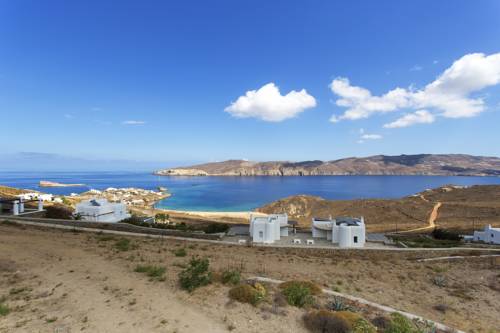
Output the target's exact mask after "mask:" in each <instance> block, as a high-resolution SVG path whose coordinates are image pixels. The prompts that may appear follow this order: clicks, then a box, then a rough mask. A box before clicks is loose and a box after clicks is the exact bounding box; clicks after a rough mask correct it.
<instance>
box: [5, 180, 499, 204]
mask: <svg viewBox="0 0 500 333" xmlns="http://www.w3.org/2000/svg"><path fill="white" fill-rule="evenodd" d="M40 180H49V181H55V182H61V183H83V184H86V186H84V187H53V188H40V187H39V186H38V183H39V181H40ZM447 184H454V185H468V186H470V185H482V184H500V178H498V177H443V176H313V177H160V176H155V175H152V174H150V173H132V172H40V173H29V172H0V185H5V186H12V187H18V188H25V189H33V190H37V191H42V192H46V193H52V194H64V195H67V194H70V193H72V192H74V193H80V192H84V191H87V190H89V189H91V188H94V189H98V190H103V189H106V188H108V187H139V188H145V189H152V190H154V189H157V187H159V186H162V187H166V188H167V189H168V191H169V192H170V193H172V196H171V197H170V198H167V199H165V200H162V201H161V202H159V203H158V204H157V207H158V208H165V209H177V210H193V211H245V210H252V209H254V208H257V207H259V206H262V205H264V204H266V203H269V202H271V201H274V200H277V199H281V198H284V197H288V196H291V195H297V194H308V195H316V196H320V197H323V198H326V199H335V200H348V199H362V198H385V199H389V198H399V197H403V196H406V195H410V194H414V193H417V192H420V191H423V190H425V189H428V188H435V187H438V186H442V185H447Z"/></svg>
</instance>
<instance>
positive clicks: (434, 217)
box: [399, 196, 442, 234]
mask: <svg viewBox="0 0 500 333" xmlns="http://www.w3.org/2000/svg"><path fill="white" fill-rule="evenodd" d="M421 198H422V200H425V201H428V200H427V199H425V197H424V196H421ZM441 206H442V203H441V202H437V203H436V204H434V207H433V208H432V211H431V213H430V215H429V219H428V220H427V223H428V226H426V227H421V228H416V229H411V230H406V231H401V232H399V233H401V234H404V233H412V232H420V231H427V230H432V229H434V228H435V227H436V220H437V218H438V214H439V208H441Z"/></svg>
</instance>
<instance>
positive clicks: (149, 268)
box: [134, 265, 166, 281]
mask: <svg viewBox="0 0 500 333" xmlns="http://www.w3.org/2000/svg"><path fill="white" fill-rule="evenodd" d="M134 271H135V272H137V273H145V274H146V275H147V276H149V277H150V278H151V279H152V280H159V281H161V280H163V279H164V275H165V272H166V269H165V267H161V266H153V265H137V267H136V268H135V269H134Z"/></svg>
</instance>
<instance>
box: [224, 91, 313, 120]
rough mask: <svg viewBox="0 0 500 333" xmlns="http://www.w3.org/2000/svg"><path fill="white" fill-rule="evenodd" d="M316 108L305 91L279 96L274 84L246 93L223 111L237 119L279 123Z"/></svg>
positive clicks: (311, 97)
mask: <svg viewBox="0 0 500 333" xmlns="http://www.w3.org/2000/svg"><path fill="white" fill-rule="evenodd" d="M315 106H316V100H315V99H314V97H313V96H311V95H309V94H308V93H307V91H306V90H305V89H302V90H301V91H295V90H292V91H290V92H289V93H288V94H286V95H284V96H283V95H281V93H280V91H279V88H278V87H277V86H276V85H275V84H274V83H268V84H266V85H264V86H263V87H261V88H260V89H258V90H250V91H247V92H246V94H245V95H244V96H240V97H238V99H237V100H236V102H233V103H231V105H230V106H228V107H226V108H225V109H224V111H226V112H228V113H230V114H231V115H232V116H234V117H237V118H251V117H252V118H258V119H262V120H264V121H272V122H279V121H283V120H285V119H288V118H293V117H295V116H297V115H298V114H299V113H301V112H303V111H305V110H306V109H309V108H312V107H315Z"/></svg>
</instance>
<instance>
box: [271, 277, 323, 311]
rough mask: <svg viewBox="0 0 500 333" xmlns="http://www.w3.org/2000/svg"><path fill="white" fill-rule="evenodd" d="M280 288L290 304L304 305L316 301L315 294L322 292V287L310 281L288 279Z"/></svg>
mask: <svg viewBox="0 0 500 333" xmlns="http://www.w3.org/2000/svg"><path fill="white" fill-rule="evenodd" d="M280 289H281V290H282V292H283V295H285V297H286V299H287V301H288V304H290V305H293V306H296V307H299V308H301V307H304V306H308V305H311V304H312V303H313V302H314V297H313V295H318V294H320V293H321V288H320V287H319V286H318V285H316V284H315V283H313V282H310V281H288V282H284V283H282V284H280Z"/></svg>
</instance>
